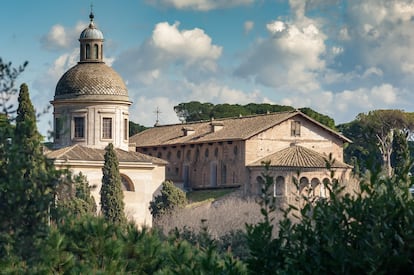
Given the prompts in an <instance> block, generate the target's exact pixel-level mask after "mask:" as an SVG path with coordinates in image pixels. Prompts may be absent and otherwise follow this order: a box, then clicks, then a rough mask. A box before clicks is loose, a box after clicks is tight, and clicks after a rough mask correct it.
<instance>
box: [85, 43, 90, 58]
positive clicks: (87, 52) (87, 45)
mask: <svg viewBox="0 0 414 275" xmlns="http://www.w3.org/2000/svg"><path fill="white" fill-rule="evenodd" d="M90 58H91V45H89V44H86V59H90Z"/></svg>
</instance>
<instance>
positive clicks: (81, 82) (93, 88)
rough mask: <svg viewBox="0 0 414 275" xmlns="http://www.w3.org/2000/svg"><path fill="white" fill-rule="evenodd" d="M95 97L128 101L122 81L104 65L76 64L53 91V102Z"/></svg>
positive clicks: (96, 63)
mask: <svg viewBox="0 0 414 275" xmlns="http://www.w3.org/2000/svg"><path fill="white" fill-rule="evenodd" d="M96 95H99V96H118V97H122V98H123V99H124V100H128V90H127V88H126V86H125V84H124V81H123V80H122V78H121V77H120V76H119V75H118V73H116V72H115V71H114V70H113V69H112V68H111V67H109V66H107V65H105V63H100V62H94V63H78V64H77V65H76V66H74V67H72V68H70V69H69V70H68V71H67V72H66V73H65V74H64V75H63V76H62V77H61V78H60V80H59V82H58V84H57V85H56V90H55V100H56V99H68V98H70V99H73V98H76V97H85V96H96Z"/></svg>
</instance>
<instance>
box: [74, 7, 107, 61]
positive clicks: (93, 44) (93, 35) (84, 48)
mask: <svg viewBox="0 0 414 275" xmlns="http://www.w3.org/2000/svg"><path fill="white" fill-rule="evenodd" d="M94 18H95V16H94V15H93V12H92V11H91V13H90V14H89V19H90V23H89V26H88V27H87V28H86V29H84V30H83V31H82V33H81V34H80V37H79V42H80V62H103V41H104V37H103V34H102V32H101V31H100V30H98V29H97V28H96V26H95V23H94V22H93V19H94Z"/></svg>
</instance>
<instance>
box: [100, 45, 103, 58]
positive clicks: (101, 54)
mask: <svg viewBox="0 0 414 275" xmlns="http://www.w3.org/2000/svg"><path fill="white" fill-rule="evenodd" d="M100 53H101V57H100V58H101V59H103V45H101V52H100Z"/></svg>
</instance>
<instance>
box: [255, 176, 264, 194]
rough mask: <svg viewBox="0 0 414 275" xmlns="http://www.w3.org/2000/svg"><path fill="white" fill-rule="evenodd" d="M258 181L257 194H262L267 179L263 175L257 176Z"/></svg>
mask: <svg viewBox="0 0 414 275" xmlns="http://www.w3.org/2000/svg"><path fill="white" fill-rule="evenodd" d="M256 182H257V194H260V195H262V190H264V188H265V180H264V179H263V177H261V176H257V177H256Z"/></svg>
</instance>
